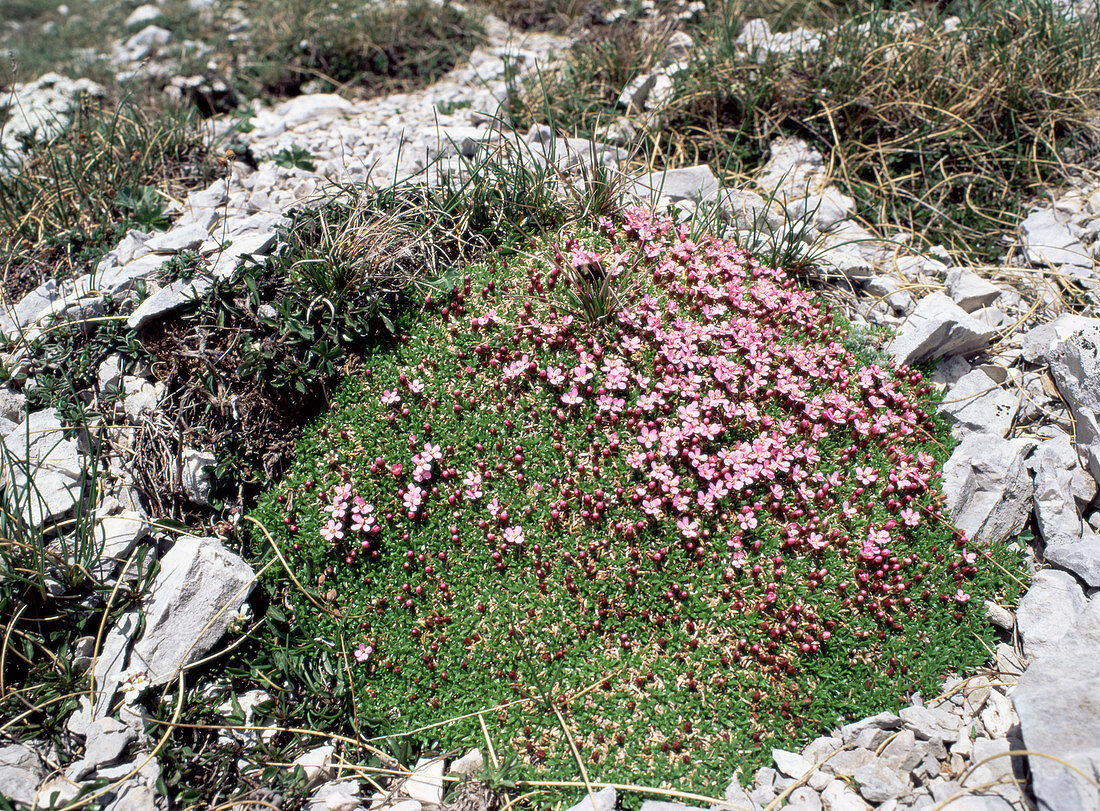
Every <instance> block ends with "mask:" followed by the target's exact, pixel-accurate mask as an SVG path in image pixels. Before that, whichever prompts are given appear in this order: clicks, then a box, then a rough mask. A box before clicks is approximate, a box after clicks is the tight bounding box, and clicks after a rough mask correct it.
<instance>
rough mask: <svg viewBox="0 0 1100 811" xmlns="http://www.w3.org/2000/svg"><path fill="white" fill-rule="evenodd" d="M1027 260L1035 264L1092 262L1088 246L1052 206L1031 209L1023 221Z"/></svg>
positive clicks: (1022, 231)
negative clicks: (1074, 233) (1082, 242)
mask: <svg viewBox="0 0 1100 811" xmlns="http://www.w3.org/2000/svg"><path fill="white" fill-rule="evenodd" d="M1020 232H1021V234H1022V236H1023V240H1024V244H1025V245H1026V254H1027V258H1028V261H1030V262H1031V263H1032V264H1035V265H1049V266H1050V267H1060V266H1061V265H1077V266H1078V267H1083V268H1087V267H1090V266H1091V265H1092V257H1091V256H1090V255H1089V252H1088V249H1087V248H1085V246H1084V245H1082V244H1081V241H1080V240H1079V239H1077V237H1075V236H1074V235H1073V232H1072V231H1071V230H1070V227H1069V225H1068V224H1067V223H1066V222H1064V221H1063V218H1062V217H1060V216H1058V214H1056V213H1055V211H1054V210H1053V209H1051V208H1042V209H1039V210H1037V211H1033V212H1031V213H1030V214H1029V215H1028V216H1027V218H1026V219H1025V220H1024V221H1023V223H1021V225H1020Z"/></svg>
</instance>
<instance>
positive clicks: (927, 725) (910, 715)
mask: <svg viewBox="0 0 1100 811" xmlns="http://www.w3.org/2000/svg"><path fill="white" fill-rule="evenodd" d="M898 714H899V715H900V716H901V720H902V723H904V724H905V726H906V728H907V729H911V730H913V732H915V733H916V734H917V736H918V737H920V738H923V739H924V740H931V741H941V742H944V741H948V742H950V741H955V740H957V739H958V736H959V727H960V726H961V725H962V720H961V719H960V718H959V716H957V715H955V714H954V713H951V712H948V711H947V710H941V709H930V708H928V707H903V708H902V709H901V711H900V712H899V713H898Z"/></svg>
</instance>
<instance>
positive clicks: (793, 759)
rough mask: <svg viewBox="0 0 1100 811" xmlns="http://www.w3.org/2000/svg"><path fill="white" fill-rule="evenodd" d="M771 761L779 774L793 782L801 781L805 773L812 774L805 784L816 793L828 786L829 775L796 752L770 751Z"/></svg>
mask: <svg viewBox="0 0 1100 811" xmlns="http://www.w3.org/2000/svg"><path fill="white" fill-rule="evenodd" d="M772 760H774V761H775V765H776V768H778V769H779V771H780V772H781V773H783V774H785V775H786V776H787V777H793V778H794V779H795V780H798V779H801V778H802V776H803V775H805V774H807V773H812V774H811V775H810V777H809V779H808V780H807V781H806V782H807V783H808V784H809V785H810V787H811V788H813V789H814V790H816V791H821V789H823V788H825V786H827V785H828V784H829V780H830V777H829V775H827V774H825V773H824V772H822V771H821V770H819V769H818V768H817V767H816V766H815V765H814V764H813V763H811V762H810V761H809V760H807V759H806V758H804V757H802V755H800V754H798V753H796V752H788V751H786V750H785V749H772Z"/></svg>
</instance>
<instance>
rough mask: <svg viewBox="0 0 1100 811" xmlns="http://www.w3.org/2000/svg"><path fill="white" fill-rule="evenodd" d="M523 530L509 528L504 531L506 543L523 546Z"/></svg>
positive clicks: (520, 528)
mask: <svg viewBox="0 0 1100 811" xmlns="http://www.w3.org/2000/svg"><path fill="white" fill-rule="evenodd" d="M523 541H524V538H523V528H522V527H508V528H506V529H505V530H504V542H505V543H509V544H512V545H513V546H522V545H523Z"/></svg>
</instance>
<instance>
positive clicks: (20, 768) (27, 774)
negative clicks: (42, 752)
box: [0, 743, 46, 805]
mask: <svg viewBox="0 0 1100 811" xmlns="http://www.w3.org/2000/svg"><path fill="white" fill-rule="evenodd" d="M45 776H46V770H45V769H44V768H43V766H42V761H41V760H40V759H39V757H38V755H36V754H35V753H34V751H33V750H32V749H30V748H28V747H26V746H24V745H23V744H21V743H13V744H9V745H8V746H3V747H0V786H2V787H3V793H4V795H5V796H7V798H8V799H9V800H12V801H13V802H15V803H23V804H25V805H31V804H32V803H33V802H34V794H35V790H36V789H37V788H38V784H39V783H40V782H42V778H44V777H45Z"/></svg>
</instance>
